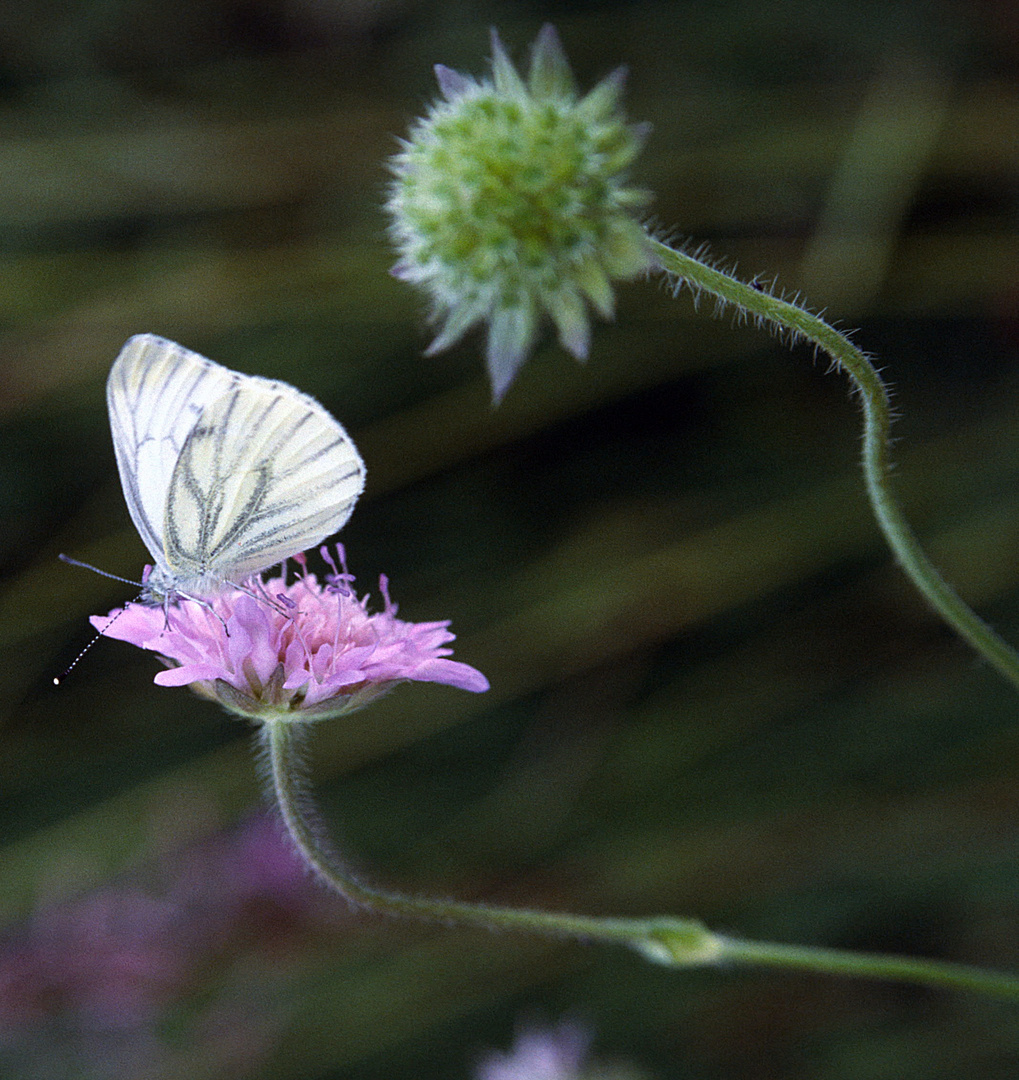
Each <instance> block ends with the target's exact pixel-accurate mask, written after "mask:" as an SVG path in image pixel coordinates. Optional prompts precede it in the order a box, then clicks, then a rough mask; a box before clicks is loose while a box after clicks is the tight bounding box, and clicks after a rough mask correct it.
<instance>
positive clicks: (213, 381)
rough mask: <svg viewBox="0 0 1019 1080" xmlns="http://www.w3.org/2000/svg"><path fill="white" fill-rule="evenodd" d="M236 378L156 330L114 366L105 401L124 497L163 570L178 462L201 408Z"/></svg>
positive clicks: (130, 343)
mask: <svg viewBox="0 0 1019 1080" xmlns="http://www.w3.org/2000/svg"><path fill="white" fill-rule="evenodd" d="M237 378H238V376H237V375H236V374H235V373H234V372H232V371H229V370H227V369H226V368H224V367H220V365H219V364H214V363H213V362H212V361H211V360H206V359H205V357H203V356H199V355H198V353H194V352H191V351H190V350H189V349H185V348H182V347H181V346H180V345H176V344H174V342H172V341H167V340H166V339H165V338H160V337H156V336H154V335H153V334H138V335H136V336H135V337H133V338H131V339H130V340H129V341H128V342H127V344H126V345H125V346H124V348H123V349H122V350H121V351H120V355H119V356H118V357H117V359H116V360H115V361H114V364H113V367H112V369H111V370H110V377H109V379H108V380H107V384H106V399H107V404H108V407H109V410H110V428H111V429H112V432H113V447H114V450H115V451H116V455H117V468H118V469H119V471H120V481H121V484H122V486H123V488H124V498H125V499H126V500H127V508H128V510H129V511H130V513H131V520H132V521H133V522H134V524H135V528H137V530H138V532H139V533H140V534H141V538H142V540H143V541H144V542H145V546H146V547H147V548H148V549H149V551H150V552H151V554H152V557H153V559H155V561H156V563H157V565H159V566H161V567H162V568H164V569H165V568H166V562H165V554H164V546H163V520H164V512H165V508H166V497H167V492H168V490H169V487H170V479H171V477H172V476H173V470H174V466H175V465H176V464H177V459H178V457H179V456H180V452H181V448H182V447H183V446H184V441H185V440H186V439H187V437H188V435H189V434H190V432H191V430H192V428H193V427H194V426H195V422H196V420H197V419H198V417H199V415H200V414H201V412H202V410H203V409H204V408H205V406H206V405H208V404H209V402H211V401H214V400H215V399H216V398H218V397H220V396H221V395H223V394H224V393H225V392H226V391H227V390H229V389H230V387H231V386H232V385H233V384H234V382H235V381H236V380H237Z"/></svg>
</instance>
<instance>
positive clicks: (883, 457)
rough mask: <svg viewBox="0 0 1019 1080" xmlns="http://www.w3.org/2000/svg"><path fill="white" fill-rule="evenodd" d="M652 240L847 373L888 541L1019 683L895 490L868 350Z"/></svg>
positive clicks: (729, 298) (885, 409)
mask: <svg viewBox="0 0 1019 1080" xmlns="http://www.w3.org/2000/svg"><path fill="white" fill-rule="evenodd" d="M654 245H655V251H656V254H657V255H658V258H659V260H660V262H661V265H662V267H663V268H664V269H665V270H666V271H667V272H669V273H671V274H675V275H677V276H678V277H679V278H680V279H681V280H682V281H683V282H686V283H688V284H689V285H690V287H691V288H692V289H693V290H694V292H695V293H696V292H697V291H699V290H702V289H703V290H704V291H705V292H709V293H711V294H712V295H713V296H716V297H717V298H718V299H720V300H722V301H724V302H725V303H728V304H733V305H735V306H736V307H737V308H739V309H741V310H743V311H747V312H750V313H751V314H752V315H754V316H755V317H756V318H759V319H763V320H766V321H767V322H769V323H772V324H774V325H775V326H779V327H781V328H782V329H783V330H785V331H787V332H789V333H790V334H792V335H793V336H795V337H802V338H806V339H807V341H810V342H813V344H814V345H815V346H817V347H818V348H819V349H823V350H824V352H826V353H827V354H828V356H830V357H831V358H832V359H833V360H834V361H835V363H836V364H837V365H838V366H839V367H840V368H841V369H842V370H843V371H845V372H846V374H847V375H848V376H849V378H850V379H851V380H852V383H853V386H854V387H855V388H856V390H857V391H858V392H859V394H860V399H861V402H862V404H863V474H864V478H865V480H866V485H867V495H868V497H869V498H870V502H871V506H872V507H873V508H874V514H875V516H876V518H877V521H878V524H879V525H880V527H881V531H882V532H883V533H884V535H885V539H886V540H887V541H888V544H889V546H890V547H891V549H892V551H893V552H894V553H895V556H896V558H897V559H898V561H899V563H900V564H901V566H902V568H903V570H905V572H906V574H908V575H909V578H910V579H911V580H912V582H913V584H914V585H915V586H916V587H917V588H918V589H919V590H920V592H921V593H922V594H923V595H924V596H925V597H926V598H927V601H928V603H929V604H930V605H931V606H932V607H933V608H934V610H935V611H937V612H938V614H939V615H940V616H941V617H942V618H943V619H944V620H945V622H947V623H948V624H949V625H950V626H952V627H953V628H954V629H955V630H956V632H957V633H959V634H960V635H961V636H962V637H963V638H965V639H966V641H968V642H969V643H970V645H972V646H973V648H974V649H976V650H977V652H979V653H980V654H981V656H983V657H984V658H985V659H986V660H987V661H988V662H989V663H991V664H993V665H994V667H996V668H997V669H998V671H999V672H1000V673H1001V674H1002V675H1004V676H1005V678H1006V679H1008V680H1009V681H1010V682H1011V683H1012V684H1013V685H1014V686H1015V687H1017V688H1019V652H1017V651H1016V650H1015V649H1014V648H1013V647H1012V646H1011V645H1009V644H1008V643H1007V642H1006V641H1005V640H1004V639H1003V638H1001V637H1000V636H999V635H998V634H997V633H996V632H995V631H994V630H992V629H991V627H990V626H988V625H987V623H985V622H984V621H983V620H982V619H981V618H980V617H979V616H978V615H976V614H975V613H974V611H973V610H972V608H970V607H969V606H968V605H967V604H966V603H965V602H964V601H963V600H962V599H961V597H960V596H959V595H958V593H956V592H955V590H954V589H953V588H952V587H951V586H950V585H949V584H948V582H947V581H945V579H944V578H943V577H942V576H941V574H940V572H939V571H938V570H937V569H936V568H935V567H934V565H933V563H931V561H930V559H929V558H928V557H927V555H926V553H925V552H924V550H923V549H922V548H921V546H920V542H919V541H918V540H917V538H916V534H915V533H914V532H913V530H912V528H911V527H910V525H909V523H908V522H907V521H906V518H905V516H904V515H903V512H902V509H901V507H900V506H899V503H898V501H897V499H896V497H895V495H894V493H893V491H892V487H891V481H890V475H889V474H890V464H889V461H890V447H891V441H890V428H891V410H890V408H889V403H888V392H887V390H886V388H885V384H884V383H883V382H882V381H881V376H880V375H878V373H877V370H876V369H875V368H874V365H873V364H872V363H871V362H870V360H869V359H868V358H867V356H866V355H865V354H864V353H863V352H861V351H860V350H859V349H858V348H857V347H856V346H855V345H854V344H853V343H852V342H851V341H850V340H849V339H848V338H847V337H845V335H843V334H840V333H839V332H838V331H837V330H836V329H835V328H834V327H832V326H830V325H829V324H828V323H826V322H825V321H824V320H823V319H821V318H819V317H818V316H816V315H812V314H811V313H810V312H809V311H805V310H804V309H803V308H800V307H797V306H796V305H795V304H791V303H789V302H788V301H786V300H780V299H779V298H778V297H776V296H772V295H771V294H770V293H768V292H763V291H761V290H760V289H756V288H754V286H752V285H746V284H744V283H743V282H741V281H737V280H736V278H733V277H730V276H729V275H728V274H725V273H723V272H722V271H721V270H717V269H716V268H715V267H712V266H708V265H707V264H706V263H704V262H701V261H700V260H699V259H696V258H694V257H693V256H692V255H687V254H685V253H683V252H680V251H676V250H674V249H673V248H671V247H669V246H668V245H667V244H663V243H661V242H660V241H657V240H656V241H654Z"/></svg>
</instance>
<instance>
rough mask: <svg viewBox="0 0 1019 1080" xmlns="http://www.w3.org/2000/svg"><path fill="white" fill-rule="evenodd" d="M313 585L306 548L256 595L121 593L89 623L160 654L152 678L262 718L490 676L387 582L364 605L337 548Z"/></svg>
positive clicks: (310, 716) (478, 686) (474, 684)
mask: <svg viewBox="0 0 1019 1080" xmlns="http://www.w3.org/2000/svg"><path fill="white" fill-rule="evenodd" d="M321 550H322V554H323V556H324V557H325V559H326V561H327V562H329V563H330V565H331V567H332V573H330V574H327V575H326V579H325V584H324V585H323V584H320V583H319V581H318V579H317V578H316V577H315V575H314V574H310V573H308V572H307V569H306V564H305V560H304V557H303V556H297V557H296V559H295V561H296V562H297V563H298V565H299V566H300V568H301V573H300V575H299V576H298V578H297V580H296V581H294V582H291V583H290V584H287V581H286V578H285V577H284V576H281V577H275V578H270V579H269V580H267V581H264V582H263V581H258V580H257V579H256V580H255V581H253V582H252V583H250V584H254V585H255V586H256V587H257V588H258V591H259V593H260V597H259V598H256V596H254V595H252V594H251V593H250V592H247V591H241V590H240V589H237V588H231V587H226V588H224V589H223V590H222V591H221V592H219V593H217V594H216V595H214V596H212V597H209V598H208V600H207V602H205V601H203V602H202V603H196V602H194V601H186V600H185V601H184V602H183V603H181V604H179V605H177V606H174V607H170V608H167V609H165V610H164V609H163V608H162V607H150V606H147V605H144V604H128V605H127V606H126V607H125V608H123V609H116V610H114V611H111V612H110V613H109V615H93V616H92V625H93V626H94V627H95V628H96V629H97V630H99V631H101V632H102V633H104V634H106V635H107V636H108V637H113V638H119V639H120V640H122V641H128V642H130V643H131V644H132V645H137V646H138V647H139V648H142V649H149V650H151V651H152V652H155V653H158V654H159V656H160V658H161V659H162V661H163V662H164V663H165V664H166V665H167V667H168V668H169V670H168V671H161V672H160V673H159V674H158V675H157V676H156V678H155V682H156V683H157V684H158V685H159V686H185V685H190V686H191V688H192V689H193V690H195V691H196V692H197V693H199V694H201V695H202V696H203V697H208V698H211V699H213V700H215V701H219V702H220V703H221V704H222V705H224V706H225V707H226V708H227V709H229V710H230V711H231V712H234V713H236V714H238V715H241V716H247V717H250V718H252V719H255V720H259V719H272V720H280V719H288V720H317V719H324V718H327V717H333V716H339V715H341V714H343V713H346V712H350V711H351V710H353V709H356V708H360V707H361V706H362V705H365V704H367V703H368V702H370V701H373V700H374V699H375V698H377V697H379V696H380V695H381V694H384V693H385V692H386V691H387V690H389V689H390V688H392V687H393V686H395V685H396V684H397V683H399V682H403V681H404V680H408V679H411V680H416V681H419V682H439V683H446V684H447V685H449V686H457V687H460V688H461V689H463V690H471V691H474V692H475V693H478V692H481V691H484V690H487V689H488V680H487V679H486V678H485V677H484V675H482V674H481V672H480V671H476V670H475V669H474V668H472V667H470V666H469V665H467V664H462V663H459V662H458V661H456V660H448V659H446V658H447V657H448V656H449V655H450V653H451V652H452V649H449V648H447V647H446V646H447V645H448V644H449V642H451V641H452V640H453V639H454V635H453V634H451V633H450V632H449V629H448V627H449V622H448V621H445V622H428V623H412V622H405V621H404V620H402V619H398V618H397V617H396V611H397V609H396V605H395V604H393V603H392V601H391V600H390V599H389V591H388V582H387V581H386V578H385V577H384V576H383V577H381V578H380V579H379V588H380V591H381V593H382V599H383V605H384V606H383V610H382V611H379V612H376V613H375V614H369V613H368V597H367V596H365V597H364V598H362V599H358V597H357V595H356V594H355V593H354V591H353V589H352V584H353V581H354V578H353V577H352V576H351V575H350V574H349V573H348V572H347V569H346V564H345V563H344V561H343V560H344V557H343V549H342V547H340V548H339V549H338V555H339V562H340V565H341V566H342V568H343V569H342V570H340V569H339V568H338V567H337V565H336V562H335V561H333V559H332V558H331V556H330V554H329V552H328V550H327V549H326V548H322V549H321Z"/></svg>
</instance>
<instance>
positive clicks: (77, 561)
mask: <svg viewBox="0 0 1019 1080" xmlns="http://www.w3.org/2000/svg"><path fill="white" fill-rule="evenodd" d="M57 558H58V559H59V560H60V561H61V562H65V563H67V564H68V565H69V566H80V567H81V568H82V570H91V571H92V573H93V574H99V575H100V576H101V577H107V578H109V579H110V580H111V581H122V582H123V583H124V584H125V585H135V586H137V587H138V588H139V589H144V588H145V586H144V585H143V584H142V583H141V582H140V581H132V580H131V579H130V578H126V577H119V576H118V575H117V574H111V573H109V572H108V571H107V570H100V569H99V567H98V566H93V565H92V564H91V563H87V562H82V561H81V560H80V559H72V558H71V556H70V555H58V556H57Z"/></svg>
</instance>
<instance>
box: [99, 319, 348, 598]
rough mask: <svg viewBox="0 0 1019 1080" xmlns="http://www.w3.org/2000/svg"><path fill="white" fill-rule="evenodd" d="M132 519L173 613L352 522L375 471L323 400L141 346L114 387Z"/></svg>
mask: <svg viewBox="0 0 1019 1080" xmlns="http://www.w3.org/2000/svg"><path fill="white" fill-rule="evenodd" d="M106 400H107V404H108V405H109V410H110V428H111V429H112V431H113V446H114V449H115V450H116V453H117V466H118V468H119V469H120V480H121V483H122V484H123V487H124V498H125V499H126V500H127V507H128V510H130V512H131V518H132V520H133V521H134V523H135V526H136V528H137V529H138V532H139V533H140V534H141V538H142V540H144V541H145V546H146V547H147V548H148V549H149V551H150V552H151V553H152V559H153V561H154V563H155V566H154V568H153V570H152V572H151V574H150V575H149V577H148V579H147V581H146V591H145V594H144V599H145V600H146V601H148V602H150V603H162V604H164V605H168V604H170V603H172V602H173V601H175V600H176V599H177V598H178V597H184V598H190V599H196V598H198V599H200V598H201V597H202V596H208V595H210V594H212V593H215V592H216V590H217V589H218V588H219V587H220V586H221V585H222V584H223V583H224V582H243V581H244V580H245V579H246V578H249V577H251V576H252V575H254V574H257V573H258V572H259V571H260V570H264V569H266V568H267V567H269V566H273V565H274V564H275V563H278V562H281V561H282V560H283V559H287V558H289V557H290V556H292V555H296V554H297V553H298V552H301V551H304V550H305V549H306V548H310V547H314V545H316V544H318V543H320V542H321V541H322V540H324V539H325V538H326V537H327V536H330V535H331V534H332V533H334V532H336V531H337V530H338V529H339V528H340V527H341V526H342V525H343V524H344V523H345V522H346V520H347V518H349V517H350V514H351V511H352V510H353V509H354V503H355V502H356V501H357V497H358V496H359V495H360V494H361V491H362V489H363V488H364V475H365V469H364V462H363V461H362V460H361V455H360V454H359V453H358V452H357V449H356V447H355V446H354V444H353V442H351V440H350V436H348V435H347V433H346V432H345V431H344V430H343V428H342V427H341V426H340V425H339V423H337V421H336V420H334V419H333V417H332V416H331V415H330V414H329V413H328V412H327V411H326V410H325V409H324V408H323V407H322V406H321V405H320V404H319V403H318V402H317V401H315V400H314V398H310V397H308V395H307V394H302V393H301V391H300V390H297V389H295V388H294V387H293V386H288V385H287V384H286V383H282V382H275V381H273V380H271V379H262V378H259V377H258V376H257V375H242V374H240V373H238V372H236V371H230V370H229V369H228V368H225V367H221V366H220V365H219V364H215V363H213V362H212V361H211V360H207V359H206V358H205V357H204V356H199V354H198V353H195V352H191V351H190V349H185V348H183V347H182V346H180V345H176V344H174V342H172V341H167V340H166V339H165V338H161V337H156V336H155V335H154V334H139V335H137V336H136V337H133V338H131V339H130V341H128V342H127V344H126V345H125V346H124V348H123V349H122V350H121V352H120V355H119V356H118V357H117V359H116V360H115V361H114V364H113V367H112V369H111V370H110V377H109V380H108V381H107V384H106Z"/></svg>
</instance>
